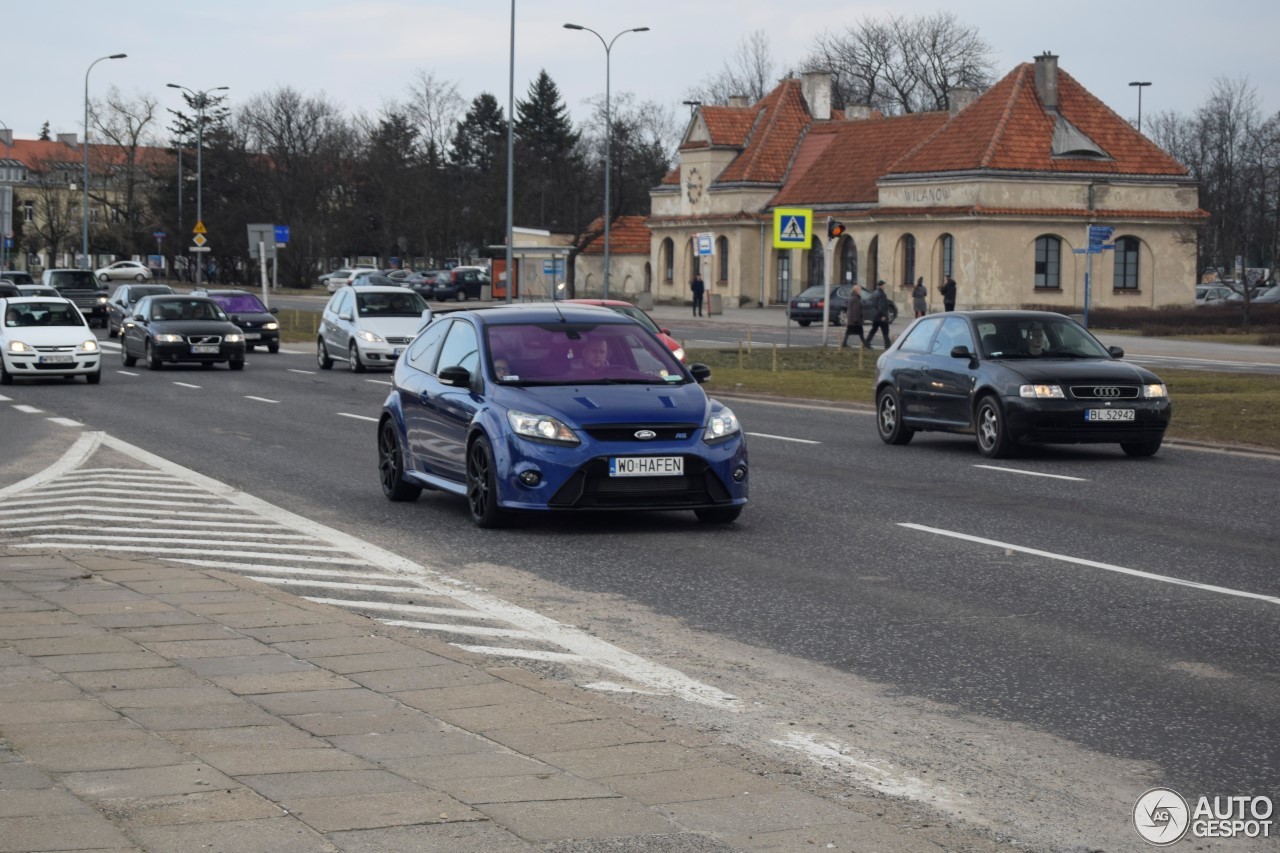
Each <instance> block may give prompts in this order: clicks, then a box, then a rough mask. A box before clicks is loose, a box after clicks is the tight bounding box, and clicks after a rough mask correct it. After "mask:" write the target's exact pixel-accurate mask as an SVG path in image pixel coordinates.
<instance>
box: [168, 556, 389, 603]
mask: <svg viewBox="0 0 1280 853" xmlns="http://www.w3.org/2000/svg"><path fill="white" fill-rule="evenodd" d="M173 562H175V563H186V564H187V565H189V566H203V567H204V568H207V569H235V570H236V571H240V572H266V573H267V574H277V575H298V576H299V577H308V578H312V577H314V578H372V579H374V580H384V581H395V580H401V577H400V576H399V575H381V574H378V573H377V572H358V573H357V572H352V571H350V570H347V571H343V570H341V569H304V568H302V567H301V566H269V565H266V564H265V563H229V562H224V561H222V560H174V561H173ZM304 597H305V596H304ZM312 600H313V601H314V600H318V599H312Z"/></svg>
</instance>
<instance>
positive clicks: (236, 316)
mask: <svg viewBox="0 0 1280 853" xmlns="http://www.w3.org/2000/svg"><path fill="white" fill-rule="evenodd" d="M231 322H233V323H235V324H236V325H237V326H239V325H240V315H239V314H232V315H231Z"/></svg>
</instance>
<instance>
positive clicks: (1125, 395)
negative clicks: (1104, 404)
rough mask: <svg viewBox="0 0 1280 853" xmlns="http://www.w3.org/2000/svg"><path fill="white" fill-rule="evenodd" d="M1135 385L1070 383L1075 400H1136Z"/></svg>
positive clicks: (1136, 390) (1136, 391)
mask: <svg viewBox="0 0 1280 853" xmlns="http://www.w3.org/2000/svg"><path fill="white" fill-rule="evenodd" d="M1138 393H1139V391H1138V386H1136V385H1072V386H1071V396H1072V397H1074V398H1076V399H1077V400H1136V399H1137V398H1138Z"/></svg>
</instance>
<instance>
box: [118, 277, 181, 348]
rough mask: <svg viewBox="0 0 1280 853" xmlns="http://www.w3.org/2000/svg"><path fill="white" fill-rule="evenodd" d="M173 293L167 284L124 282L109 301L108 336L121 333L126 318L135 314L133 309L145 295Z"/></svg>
mask: <svg viewBox="0 0 1280 853" xmlns="http://www.w3.org/2000/svg"><path fill="white" fill-rule="evenodd" d="M161 293H173V288H172V287H170V286H169V285H167V284H122V285H120V286H119V287H117V288H116V289H115V292H114V293H112V294H111V299H109V300H108V301H107V337H108V338H114V337H115V336H116V335H118V334H120V329H121V327H122V326H123V325H124V322H125V320H128V319H129V318H130V317H132V316H133V309H134V307H135V306H136V305H137V304H138V302H139V300H141V299H142V298H143V297H144V296H156V295H157V294H161Z"/></svg>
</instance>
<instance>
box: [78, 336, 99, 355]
mask: <svg viewBox="0 0 1280 853" xmlns="http://www.w3.org/2000/svg"><path fill="white" fill-rule="evenodd" d="M77 349H78V350H79V351H80V352H97V351H98V340H97V338H90V339H89V340H87V341H85V342H84V343H82V344H81V345H80V346H79V347H77Z"/></svg>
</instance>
